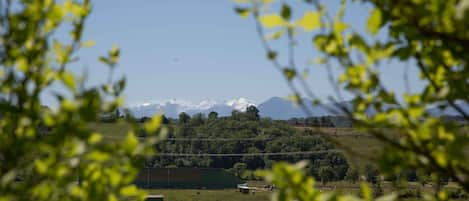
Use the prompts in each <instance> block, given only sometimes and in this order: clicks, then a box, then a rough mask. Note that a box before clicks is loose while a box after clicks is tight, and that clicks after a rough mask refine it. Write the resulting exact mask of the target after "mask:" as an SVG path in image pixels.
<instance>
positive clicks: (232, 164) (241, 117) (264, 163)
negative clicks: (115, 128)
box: [142, 106, 349, 181]
mask: <svg viewBox="0 0 469 201" xmlns="http://www.w3.org/2000/svg"><path fill="white" fill-rule="evenodd" d="M166 123H167V127H169V128H170V129H169V130H170V132H169V135H168V140H166V141H163V142H161V143H159V144H157V145H155V146H156V150H157V152H158V153H177V154H180V153H191V154H195V155H194V156H165V155H160V156H158V155H157V156H156V157H154V158H152V159H151V160H148V161H147V165H148V166H152V167H168V166H170V167H210V168H225V169H229V170H231V171H232V172H233V173H235V174H236V175H238V176H240V177H242V178H246V179H253V178H254V176H253V174H252V172H251V171H252V170H255V169H259V168H261V169H263V168H270V167H271V166H272V164H273V163H274V162H276V161H288V162H297V161H300V160H305V159H306V160H309V161H310V171H309V173H310V174H311V175H314V176H319V175H320V173H321V172H320V169H321V168H326V167H327V168H329V169H328V172H330V173H331V177H328V178H327V180H331V181H332V180H342V179H343V178H344V177H345V175H346V172H347V169H348V167H349V165H348V163H347V160H346V159H345V157H344V156H343V155H342V154H341V153H337V152H335V151H334V150H333V149H334V147H333V145H332V144H331V143H328V142H327V141H326V140H324V139H323V138H321V137H320V136H319V135H317V134H315V133H314V132H313V131H310V130H303V131H301V130H298V129H295V128H293V127H292V126H290V125H289V124H288V123H286V122H285V121H278V120H272V119H269V118H261V117H260V116H259V110H258V109H257V108H256V107H254V106H250V107H248V108H247V110H246V112H240V111H233V112H232V114H231V116H227V117H218V114H217V113H216V112H211V113H210V114H208V116H206V115H204V114H195V115H193V116H192V117H191V116H189V115H188V114H186V113H184V112H183V113H181V114H180V115H179V118H178V119H171V120H168V121H167V122H166ZM142 136H145V134H144V133H143V134H142ZM181 139H184V140H181ZM327 150H329V151H327ZM305 151H306V152H307V151H324V152H320V153H314V154H292V155H281V156H279V155H274V156H272V155H271V156H265V155H255V156H252V155H244V156H229V157H227V156H210V157H209V156H204V155H198V154H205V153H210V154H232V153H236V154H250V153H281V152H305Z"/></svg>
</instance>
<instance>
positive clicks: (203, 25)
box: [46, 0, 403, 105]
mask: <svg viewBox="0 0 469 201" xmlns="http://www.w3.org/2000/svg"><path fill="white" fill-rule="evenodd" d="M291 2H295V3H294V4H295V8H296V9H299V10H305V9H308V8H307V7H304V6H302V7H299V6H298V5H304V4H298V5H296V4H297V3H296V2H297V1H291ZM327 2H333V3H332V4H328V6H329V7H330V8H332V9H335V8H336V7H337V2H339V1H327ZM233 7H234V4H233V2H231V1H229V0H199V1H195V0H176V1H175V0H138V1H128V0H113V1H103V0H96V1H94V6H93V12H92V14H91V16H90V17H89V19H88V21H87V26H86V31H85V35H84V36H85V39H92V40H95V41H96V45H95V46H94V47H92V48H88V49H84V50H82V51H81V52H80V53H79V55H80V61H79V63H78V65H77V66H76V67H75V68H76V72H82V71H83V70H84V69H85V68H86V69H87V72H88V73H89V84H90V85H93V84H96V83H101V82H105V80H106V78H107V76H106V74H107V73H108V71H107V68H106V67H105V66H103V65H101V64H99V62H97V59H96V58H97V56H99V55H104V54H105V53H106V51H107V50H108V49H109V48H110V47H111V46H112V45H113V44H117V45H118V46H119V47H120V48H121V55H122V56H121V59H120V62H119V66H118V69H117V72H116V73H117V74H116V75H115V76H116V77H120V76H125V77H126V78H127V88H126V91H125V97H126V103H127V105H134V104H138V103H143V102H148V101H150V102H154V101H162V100H167V99H171V98H178V99H184V100H189V101H200V100H203V99H214V100H226V99H232V98H237V97H246V98H248V99H250V100H253V101H255V102H261V101H264V100H266V99H268V98H270V97H272V96H287V95H288V94H290V91H289V90H288V88H287V87H286V84H285V82H284V81H283V78H282V76H281V75H280V74H279V73H278V72H277V71H275V70H274V68H273V67H272V65H271V64H270V63H269V62H268V61H267V60H266V59H265V57H264V55H265V53H264V52H263V49H262V48H261V45H260V41H259V39H258V37H257V35H256V32H255V28H254V24H253V19H241V18H240V17H239V16H237V15H236V14H235V13H234V12H233ZM368 11H369V8H368V7H367V6H364V5H356V6H352V7H350V9H348V10H347V15H346V18H347V19H349V20H350V22H351V23H352V25H353V26H354V27H356V28H357V29H363V25H364V23H365V18H366V17H367V15H368V13H369V12H368ZM293 14H294V16H295V17H299V16H296V15H300V12H297V13H293ZM295 14H296V15H295ZM310 37H311V36H309V35H299V38H298V40H299V41H303V43H302V44H300V45H299V46H298V50H297V52H298V54H297V58H296V59H297V62H298V64H299V65H300V66H304V67H307V63H308V60H309V59H311V58H314V57H315V56H314V54H315V53H316V52H315V51H314V50H312V47H311V44H310V42H309V41H311V39H310ZM281 42H282V41H279V42H277V43H276V44H274V47H276V48H280V49H282V48H283V50H285V49H284V47H285V46H284V45H282V44H280V43H281ZM280 54H281V55H282V53H280ZM280 58H282V56H281V57H280ZM390 65H391V67H389V66H388V67H389V68H386V69H384V71H383V72H384V73H385V78H386V79H385V80H388V81H386V82H388V83H389V84H390V85H392V86H393V87H395V88H396V90H398V91H402V89H403V84H402V82H399V83H396V82H395V81H396V79H400V80H402V72H403V70H402V68H401V67H400V66H402V65H401V64H396V63H391V64H390ZM309 68H310V74H311V75H312V76H311V78H309V79H308V82H309V83H310V84H311V86H312V88H313V89H314V91H315V92H316V93H317V94H318V95H319V96H321V97H326V96H327V95H331V94H333V93H332V91H331V88H330V86H329V84H328V81H327V78H326V76H325V75H326V74H325V70H324V68H323V67H319V66H313V67H309ZM46 102H47V100H46Z"/></svg>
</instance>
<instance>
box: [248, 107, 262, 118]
mask: <svg viewBox="0 0 469 201" xmlns="http://www.w3.org/2000/svg"><path fill="white" fill-rule="evenodd" d="M246 114H247V115H248V117H249V118H250V119H251V120H255V121H257V120H259V118H260V116H259V109H257V107H256V106H254V105H250V106H248V107H247V108H246Z"/></svg>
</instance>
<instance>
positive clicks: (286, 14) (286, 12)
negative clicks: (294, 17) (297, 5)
mask: <svg viewBox="0 0 469 201" xmlns="http://www.w3.org/2000/svg"><path fill="white" fill-rule="evenodd" d="M280 14H281V15H282V18H283V19H285V20H287V21H288V20H290V18H291V8H290V6H289V5H288V4H286V3H284V4H283V5H282V10H281V11H280Z"/></svg>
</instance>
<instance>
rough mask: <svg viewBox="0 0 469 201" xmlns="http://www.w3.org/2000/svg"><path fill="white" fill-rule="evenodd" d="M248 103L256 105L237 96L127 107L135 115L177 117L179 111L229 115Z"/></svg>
mask: <svg viewBox="0 0 469 201" xmlns="http://www.w3.org/2000/svg"><path fill="white" fill-rule="evenodd" d="M250 105H256V104H255V103H254V102H253V101H250V100H248V99H246V98H237V99H233V100H227V101H214V100H203V101H200V102H198V103H192V102H188V101H181V100H176V99H171V100H169V101H165V102H161V103H143V104H141V105H137V106H132V107H129V108H128V109H129V110H130V112H131V113H132V114H133V115H134V116H135V117H144V116H152V115H153V114H155V113H163V114H165V115H166V116H167V117H171V118H177V117H178V115H179V114H180V113H181V112H186V113H188V114H189V115H193V114H196V113H204V114H208V113H210V112H211V111H215V112H217V113H218V115H219V116H228V115H231V112H232V111H233V110H238V111H245V110H246V108H247V107H248V106H250Z"/></svg>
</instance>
